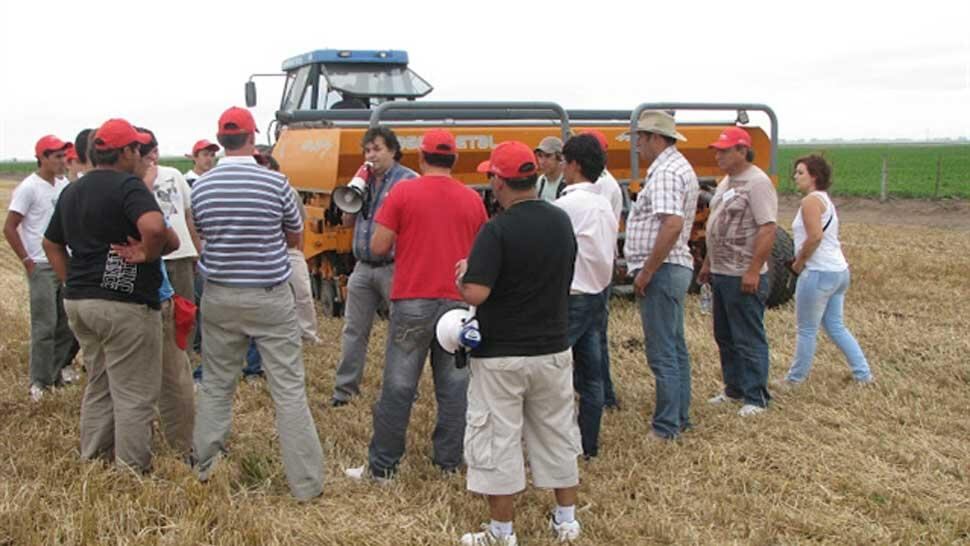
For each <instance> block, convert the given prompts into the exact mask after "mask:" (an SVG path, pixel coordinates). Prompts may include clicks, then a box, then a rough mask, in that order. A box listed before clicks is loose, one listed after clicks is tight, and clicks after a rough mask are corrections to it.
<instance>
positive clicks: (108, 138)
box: [94, 118, 152, 150]
mask: <svg viewBox="0 0 970 546" xmlns="http://www.w3.org/2000/svg"><path fill="white" fill-rule="evenodd" d="M151 141H152V135H150V134H148V133H139V132H138V131H136V130H135V128H134V127H132V126H131V124H130V123H128V122H127V121H125V120H123V119H119V118H114V119H109V120H108V121H106V122H104V123H103V124H101V127H98V130H97V131H96V132H95V133H94V148H95V149H97V150H116V149H118V148H124V147H125V146H127V145H129V144H131V143H132V142H137V143H138V144H149V143H150V142H151Z"/></svg>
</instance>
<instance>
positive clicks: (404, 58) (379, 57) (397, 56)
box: [283, 49, 408, 72]
mask: <svg viewBox="0 0 970 546" xmlns="http://www.w3.org/2000/svg"><path fill="white" fill-rule="evenodd" d="M317 63H331V64H352V63H356V64H384V65H401V66H405V67H406V66H407V64H408V52H407V51H400V50H395V49H388V50H381V51H372V50H351V49H318V50H316V51H310V52H309V53H304V54H303V55H297V56H296V57H290V58H289V59H286V60H285V61H283V71H284V72H289V71H291V70H296V69H297V68H300V67H301V66H306V65H308V64H317Z"/></svg>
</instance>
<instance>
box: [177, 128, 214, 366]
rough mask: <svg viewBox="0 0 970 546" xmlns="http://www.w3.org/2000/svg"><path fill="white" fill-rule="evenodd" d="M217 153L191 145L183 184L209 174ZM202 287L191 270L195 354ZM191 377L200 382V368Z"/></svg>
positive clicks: (205, 143) (201, 143)
mask: <svg viewBox="0 0 970 546" xmlns="http://www.w3.org/2000/svg"><path fill="white" fill-rule="evenodd" d="M218 151H219V145H218V144H215V143H212V142H209V141H208V140H206V139H202V140H198V141H196V143H195V144H194V145H192V153H191V154H186V157H187V158H188V159H191V160H192V168H191V169H189V170H187V171H185V174H184V175H183V178H184V179H185V183H186V184H188V186H189V188H191V187H192V184H194V183H195V181H196V180H197V179H198V178H199V177H200V176H202V175H203V174H205V173H207V172H209V170H210V169H212V166H213V165H215V162H216V153H217V152H218ZM191 201H192V199H191V192H190V194H189V206H190V207H191ZM188 219H189V220H191V214H189V216H188ZM192 229H193V230H194V229H195V228H194V227H193V228H192ZM201 244H202V243H201V241H199V245H198V246H197V249H196V250H197V251H199V252H201V250H202V246H201ZM197 260H198V254H196V256H195V261H197ZM195 261H193V267H194V265H195ZM204 286H205V281H204V280H203V279H202V276H201V275H199V272H198V270H197V269H193V272H192V297H191V298H188V299H191V300H193V301H194V302H195V305H196V306H197V309H198V310H197V311H196V314H195V328H193V329H192V330H193V335H192V349H193V350H194V351H195V352H196V353H201V352H202V306H201V305H200V304H201V303H202V289H203V287H204ZM179 295H180V296H182V297H183V298H184V297H186V296H184V295H182V294H181V293H179ZM192 375H193V376H194V377H195V379H196V380H197V381H199V380H201V379H202V366H198V367H197V368H196V369H195V371H194V372H193V374H192Z"/></svg>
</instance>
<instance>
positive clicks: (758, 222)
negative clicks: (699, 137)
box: [698, 127, 778, 417]
mask: <svg viewBox="0 0 970 546" xmlns="http://www.w3.org/2000/svg"><path fill="white" fill-rule="evenodd" d="M710 147H711V148H714V150H715V152H714V153H715V158H716V159H717V165H718V167H720V168H721V170H723V171H724V172H725V173H727V176H725V177H724V179H723V180H721V182H720V183H719V184H718V186H717V191H716V192H715V193H714V198H713V199H711V215H710V216H709V217H708V219H707V256H706V257H705V259H704V266H703V267H702V268H701V271H700V274H699V275H698V280H699V281H700V282H708V281H710V283H711V288H712V289H713V294H714V302H713V303H714V305H713V309H712V311H713V313H712V314H713V315H714V338H715V340H716V341H717V347H718V349H719V350H720V353H721V372H722V374H723V377H724V392H722V393H721V394H718V395H717V396H715V397H713V398H711V399H710V400H709V401H708V402H710V403H712V404H724V403H726V402H735V403H738V404H742V406H741V409H740V410H739V411H738V414H739V415H741V416H742V417H746V416H751V415H757V414H759V413H762V412H764V410H765V408H767V406H768V401H769V400H770V399H771V396H770V395H769V394H768V364H769V360H768V338H767V336H766V335H765V322H764V318H765V300H766V299H767V298H768V278H767V275H766V273H767V272H768V265H767V261H768V258H769V257H770V256H771V248H772V246H773V245H774V242H775V223H776V221H777V218H778V196H777V194H776V193H775V186H774V185H773V184H772V183H771V179H770V178H769V177H768V175H767V174H765V172H764V171H762V170H761V169H760V168H758V167H757V166H756V165H754V164H752V161H754V150H752V146H751V136H750V135H749V134H748V132H747V131H745V130H744V129H742V128H740V127H728V128H727V129H725V130H724V131H723V132H722V133H721V135H720V137H719V138H718V139H717V140H716V141H715V142H713V143H711V145H710Z"/></svg>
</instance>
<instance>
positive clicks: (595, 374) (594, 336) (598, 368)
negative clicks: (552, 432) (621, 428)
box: [569, 291, 606, 457]
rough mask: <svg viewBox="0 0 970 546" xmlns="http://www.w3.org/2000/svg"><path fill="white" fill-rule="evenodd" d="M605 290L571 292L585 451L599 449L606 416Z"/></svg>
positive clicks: (571, 335)
mask: <svg viewBox="0 0 970 546" xmlns="http://www.w3.org/2000/svg"><path fill="white" fill-rule="evenodd" d="M605 313H606V292H605V291H604V292H600V293H599V294H576V295H571V296H569V345H570V346H571V347H572V348H573V388H575V389H576V392H577V393H579V432H580V434H581V435H582V438H583V455H584V456H586V457H595V456H596V455H597V454H598V453H599V435H600V422H601V421H602V419H603V404H604V399H605V392H604V390H603V362H602V358H603V351H602V347H601V344H602V340H603V333H602V328H603V315H604V314H605Z"/></svg>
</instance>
